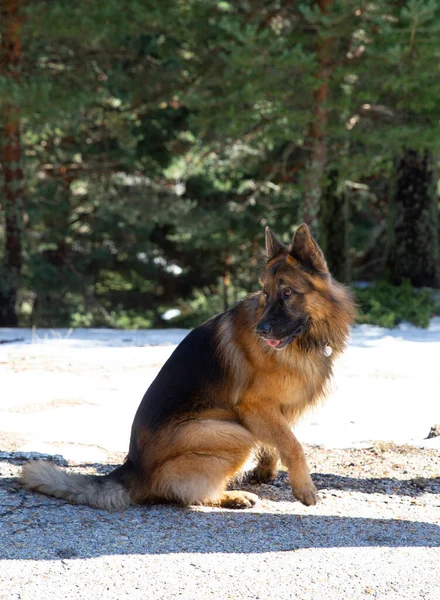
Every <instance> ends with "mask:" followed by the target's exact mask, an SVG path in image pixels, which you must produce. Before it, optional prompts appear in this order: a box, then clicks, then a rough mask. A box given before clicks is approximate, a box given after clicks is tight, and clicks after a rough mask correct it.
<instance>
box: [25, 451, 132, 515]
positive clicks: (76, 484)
mask: <svg viewBox="0 0 440 600" xmlns="http://www.w3.org/2000/svg"><path fill="white" fill-rule="evenodd" d="M20 481H21V483H22V484H23V485H24V487H26V488H27V489H29V490H34V491H36V492H41V493H42V494H47V495H48V496H55V497H56V498H64V499H65V500H67V501H68V502H72V504H88V505H89V506H94V507H96V508H105V509H107V510H111V509H119V508H125V507H126V506H128V505H129V504H130V503H131V501H130V496H129V493H128V491H127V489H126V488H125V487H124V486H123V485H122V483H120V482H119V481H117V480H116V479H113V478H112V477H111V474H110V475H106V476H102V475H77V474H75V473H67V472H66V471H63V470H62V469H60V468H59V467H57V466H55V465H54V464H52V463H51V462H48V461H42V460H39V461H32V462H29V463H27V464H26V465H25V466H24V467H23V470H22V473H21V478H20Z"/></svg>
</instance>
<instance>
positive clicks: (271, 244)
mask: <svg viewBox="0 0 440 600" xmlns="http://www.w3.org/2000/svg"><path fill="white" fill-rule="evenodd" d="M286 251H287V248H286V246H285V245H284V244H282V243H281V242H279V241H278V240H277V238H276V237H275V235H274V234H273V233H272V231H271V230H270V229H269V227H266V257H267V260H268V261H269V260H272V259H273V258H275V257H276V256H279V255H280V254H283V252H286Z"/></svg>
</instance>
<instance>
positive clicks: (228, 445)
mask: <svg viewBox="0 0 440 600" xmlns="http://www.w3.org/2000/svg"><path fill="white" fill-rule="evenodd" d="M254 444H255V440H254V438H253V436H252V435H251V434H250V433H249V431H247V429H245V428H244V427H242V426H241V425H239V424H238V423H235V422H233V421H220V420H216V419H204V420H194V421H192V422H189V423H184V424H181V425H178V426H177V428H176V427H174V428H173V429H172V430H171V429H170V430H169V431H168V432H167V434H166V435H164V436H162V439H161V440H160V442H159V445H160V446H161V449H162V452H160V454H162V457H163V458H162V459H161V461H160V462H159V463H158V464H157V466H156V468H155V469H154V471H153V472H152V474H151V479H150V482H151V483H150V490H149V492H150V494H151V497H152V498H154V499H155V500H156V501H158V500H159V501H160V500H168V501H172V502H179V503H182V504H185V505H191V504H204V505H207V506H221V507H225V508H249V507H251V506H253V505H254V504H255V502H256V500H257V496H256V495H255V494H251V493H249V492H241V491H230V492H227V491H226V487H227V485H228V483H229V482H230V481H231V480H232V479H233V478H234V476H235V475H236V474H237V472H238V471H240V469H242V467H243V466H244V463H245V462H246V460H247V459H248V457H249V454H250V452H251V450H252V448H253V446H254Z"/></svg>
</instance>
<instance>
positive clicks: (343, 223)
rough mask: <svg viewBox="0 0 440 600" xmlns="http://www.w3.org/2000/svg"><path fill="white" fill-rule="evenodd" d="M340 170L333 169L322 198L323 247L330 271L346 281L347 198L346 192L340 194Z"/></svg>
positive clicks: (347, 278)
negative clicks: (338, 188) (338, 187)
mask: <svg viewBox="0 0 440 600" xmlns="http://www.w3.org/2000/svg"><path fill="white" fill-rule="evenodd" d="M338 175H339V173H338V171H337V170H336V169H332V170H331V171H330V172H329V174H328V182H327V185H326V186H325V187H324V190H323V194H322V200H321V219H320V228H321V248H322V251H323V252H324V256H325V258H326V260H327V264H328V266H329V269H330V272H331V273H332V275H333V276H334V277H335V278H336V279H337V280H338V281H343V282H345V283H347V282H348V280H349V273H348V239H347V200H346V194H345V193H344V192H342V193H339V194H338V190H337V186H338Z"/></svg>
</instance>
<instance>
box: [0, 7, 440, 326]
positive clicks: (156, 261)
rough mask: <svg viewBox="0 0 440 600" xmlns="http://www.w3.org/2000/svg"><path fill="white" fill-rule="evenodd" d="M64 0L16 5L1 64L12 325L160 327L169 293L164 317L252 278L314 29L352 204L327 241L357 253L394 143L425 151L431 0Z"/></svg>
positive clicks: (285, 190) (390, 166) (212, 300)
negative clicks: (16, 192)
mask: <svg viewBox="0 0 440 600" xmlns="http://www.w3.org/2000/svg"><path fill="white" fill-rule="evenodd" d="M66 6H67V5H66V2H65V1H64V0H50V1H49V0H38V1H35V2H28V3H25V4H24V7H23V10H24V13H25V19H24V21H23V40H22V41H23V61H22V64H21V67H20V77H19V78H17V79H16V80H14V81H13V82H11V78H10V77H7V76H6V75H5V74H4V73H0V108H1V109H4V108H5V106H6V105H7V104H8V103H11V102H12V103H14V105H15V106H16V107H17V110H18V111H19V114H20V118H21V123H22V154H23V157H24V172H25V181H26V231H25V235H24V254H25V265H24V268H23V272H22V294H21V297H22V317H21V318H22V323H23V324H27V323H35V324H37V325H39V326H43V325H61V324H63V325H74V326H77V325H80V324H83V325H95V326H97V325H107V326H108V325H111V326H121V327H132V326H140V325H142V324H143V325H145V326H146V325H154V326H157V325H158V324H160V325H163V322H162V320H161V315H162V314H163V312H164V311H165V310H166V309H167V308H179V309H180V310H181V316H180V317H179V318H178V319H177V320H172V321H170V322H169V325H172V326H177V324H180V325H184V324H186V325H193V324H197V323H199V322H200V321H201V320H203V319H205V318H208V317H209V316H211V315H212V314H213V313H215V312H218V311H220V310H223V309H224V307H225V306H226V305H230V304H232V303H233V302H234V301H235V300H236V299H237V298H238V297H240V296H242V295H243V294H245V293H248V292H252V291H253V290H255V289H256V287H257V285H258V284H257V275H258V271H259V268H260V267H261V265H262V259H263V256H262V248H263V231H264V226H265V225H266V224H270V226H271V227H272V228H273V229H274V230H275V231H276V232H277V233H278V234H279V235H282V234H284V235H285V236H286V239H285V241H288V238H289V236H290V235H291V234H292V232H293V230H294V228H295V227H296V226H297V225H298V224H299V223H298V220H299V215H300V214H301V209H302V203H303V197H304V194H303V192H304V179H305V175H306V174H307V172H308V170H309V169H310V168H312V167H310V164H309V158H310V139H309V136H310V126H311V125H313V123H311V120H312V119H313V111H312V105H313V101H314V100H313V98H314V93H315V92H316V90H317V89H318V88H319V86H320V85H321V80H320V70H319V55H318V52H317V48H318V47H319V44H320V43H322V41H323V40H329V52H330V53H331V65H332V74H331V77H330V81H329V93H328V97H327V100H326V102H325V106H323V107H322V108H323V109H325V110H326V111H327V123H326V128H327V129H326V132H325V140H326V142H327V163H328V165H327V167H328V168H327V176H331V173H335V172H337V173H338V176H337V177H335V181H334V185H335V197H336V196H337V197H339V198H342V197H344V198H347V210H348V213H349V215H350V227H349V231H348V232H341V231H339V232H338V236H336V235H335V234H332V232H331V227H330V226H329V227H327V229H328V231H326V233H327V240H326V238H325V236H323V241H324V242H325V243H326V244H327V245H326V248H327V247H331V244H332V243H333V242H335V239H336V237H338V239H343V240H344V249H345V244H346V243H348V246H349V248H348V255H349V256H350V257H351V258H353V257H354V258H355V259H356V260H357V259H358V258H359V256H360V255H362V253H367V252H368V247H369V244H370V241H371V238H372V235H373V234H374V235H376V233H377V231H378V230H380V229H381V227H382V226H383V223H384V221H385V218H386V215H387V213H388V207H389V197H390V194H391V193H392V180H393V176H394V175H393V173H394V168H395V165H394V161H395V157H396V155H399V154H400V153H401V152H402V148H403V146H404V145H405V144H407V143H411V147H412V148H415V149H418V148H428V149H429V150H430V151H431V152H432V153H433V156H436V155H438V153H439V150H440V148H439V143H440V136H439V135H438V123H439V116H440V103H439V100H438V99H439V98H440V87H439V86H440V78H439V77H438V73H437V70H438V64H439V59H440V50H439V45H438V43H437V39H438V35H437V34H438V31H439V30H440V8H439V6H438V3H436V2H435V1H434V0H429V2H422V1H421V0H409V1H408V2H398V3H396V2H391V1H390V0H380V1H377V2H370V3H367V4H365V3H364V4H362V3H361V4H359V2H357V1H356V2H355V0H347V1H346V2H340V1H337V2H334V3H332V5H331V10H329V14H328V15H323V14H322V13H321V11H320V10H319V7H318V6H317V4H316V3H314V2H309V1H308V0H307V1H306V0H303V1H299V2H293V3H292V2H267V1H266V0H264V1H263V0H255V1H253V2H252V3H249V2H248V1H247V0H246V1H245V0H238V1H237V2H226V1H224V0H221V1H220V0H218V1H217V0H216V1H214V2H206V1H201V0H188V1H183V0H179V1H177V2H176V1H175V0H174V1H172V0H161V2H153V1H152V0H129V1H124V2H123V1H122V0H96V1H95V2H85V3H81V2H77V1H74V2H71V3H70V4H69V6H68V16H67V18H66V14H67V13H66V10H67V9H66ZM0 62H1V61H0ZM1 112H4V111H0V113H1ZM342 194H343V196H342ZM327 208H328V207H327ZM344 211H345V205H344ZM322 213H323V214H322V216H323V217H326V218H327V222H331V221H333V225H334V226H335V219H334V218H333V217H332V215H331V214H327V213H328V211H327V213H326V211H325V210H324V211H322ZM2 218H3V211H0V241H3V238H4V236H3V228H4V223H3V221H2ZM341 223H342V220H341ZM338 228H339V226H338ZM339 234H340V235H339ZM328 236H333V237H332V239H328ZM347 240H348V242H347ZM335 246H337V247H336V248H335V251H336V252H337V251H338V249H340V246H341V244H340V242H338V243H337V244H335ZM1 247H2V248H3V243H2V246H1ZM1 252H2V250H0V254H1ZM329 253H330V252H329ZM0 258H1V257H0ZM374 258H375V257H374V256H373V259H374ZM341 262H343V257H341ZM344 269H345V266H344ZM344 269H341V271H340V272H341V273H344V272H345V271H344ZM374 275H375V273H374V274H373V276H374ZM343 276H344V275H343V274H342V275H341V277H343ZM225 281H229V282H230V283H229V284H227V285H226V291H225V289H224V285H225ZM0 287H1V282H0ZM379 290H380V286H379ZM0 292H1V290H0ZM377 302H379V305H378V306H376V305H375V306H376V308H374V307H373V306H371V307H370V309H369V310H368V313H369V314H376V313H377V315H378V317H377V318H382V317H381V316H380V315H382V312H383V311H382V308H381V306H382V297H381V294H380V293H379V299H378V300H377ZM375 311H376V312H375ZM396 314H397V313H396ZM399 318H400V317H396V320H398V319H399ZM405 318H406V317H405ZM393 319H394V317H393ZM390 322H391V321H390ZM393 322H394V321H393Z"/></svg>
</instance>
